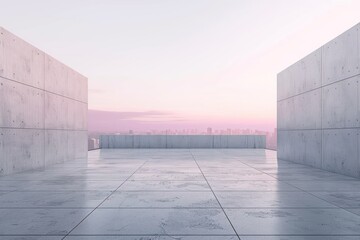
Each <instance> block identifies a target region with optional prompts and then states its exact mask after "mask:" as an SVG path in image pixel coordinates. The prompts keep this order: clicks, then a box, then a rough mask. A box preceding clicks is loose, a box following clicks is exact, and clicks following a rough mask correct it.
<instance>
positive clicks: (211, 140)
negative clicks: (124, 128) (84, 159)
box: [100, 135, 266, 148]
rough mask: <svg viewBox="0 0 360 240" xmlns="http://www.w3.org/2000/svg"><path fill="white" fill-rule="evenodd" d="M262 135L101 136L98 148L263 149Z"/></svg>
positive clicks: (264, 142)
mask: <svg viewBox="0 0 360 240" xmlns="http://www.w3.org/2000/svg"><path fill="white" fill-rule="evenodd" d="M265 147H266V136H264V135H101V136H100V148H265Z"/></svg>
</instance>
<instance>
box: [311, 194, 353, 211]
mask: <svg viewBox="0 0 360 240" xmlns="http://www.w3.org/2000/svg"><path fill="white" fill-rule="evenodd" d="M311 194H313V195H315V196H318V197H319V198H321V199H324V200H325V201H328V202H330V203H332V204H334V205H336V206H338V207H342V208H360V191H359V192H311Z"/></svg>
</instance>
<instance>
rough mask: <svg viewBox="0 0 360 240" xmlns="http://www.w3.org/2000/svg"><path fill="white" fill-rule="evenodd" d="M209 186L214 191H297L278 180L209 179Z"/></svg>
mask: <svg viewBox="0 0 360 240" xmlns="http://www.w3.org/2000/svg"><path fill="white" fill-rule="evenodd" d="M209 183H210V185H211V188H212V189H213V190H214V191H246V192H261V191H299V189H297V188H294V187H292V186H290V185H288V184H286V183H284V182H279V181H261V180H259V181H241V180H238V181H232V180H229V181H213V180H211V181H210V180H209Z"/></svg>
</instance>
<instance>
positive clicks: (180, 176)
mask: <svg viewBox="0 0 360 240" xmlns="http://www.w3.org/2000/svg"><path fill="white" fill-rule="evenodd" d="M129 180H136V181H147V180H156V181H161V180H169V181H203V180H205V178H204V176H203V175H202V174H201V173H177V174H176V173H175V174H161V173H154V174H152V173H145V174H140V173H135V174H134V175H132V176H131V178H129Z"/></svg>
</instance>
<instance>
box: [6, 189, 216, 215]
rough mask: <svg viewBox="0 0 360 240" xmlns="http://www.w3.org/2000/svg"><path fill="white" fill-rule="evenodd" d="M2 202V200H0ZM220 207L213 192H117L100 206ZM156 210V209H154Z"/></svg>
mask: <svg viewBox="0 0 360 240" xmlns="http://www.w3.org/2000/svg"><path fill="white" fill-rule="evenodd" d="M0 203H1V201H0ZM106 207H111V208H220V205H219V204H218V202H217V201H216V198H215V196H214V194H213V193H212V192H210V191H209V192H166V193H164V192H115V193H114V194H113V195H111V196H110V198H108V199H107V200H106V201H105V202H104V203H103V204H102V205H101V206H100V208H106ZM154 211H156V210H154Z"/></svg>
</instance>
